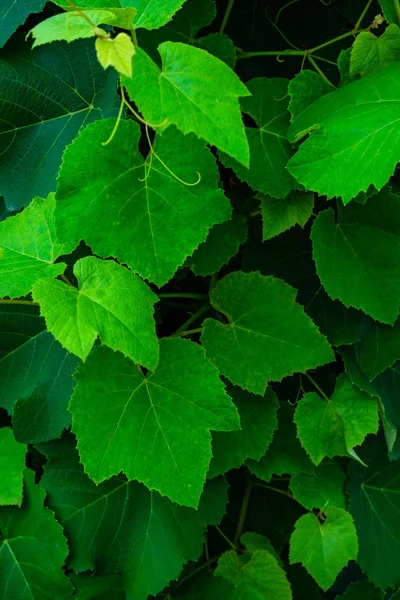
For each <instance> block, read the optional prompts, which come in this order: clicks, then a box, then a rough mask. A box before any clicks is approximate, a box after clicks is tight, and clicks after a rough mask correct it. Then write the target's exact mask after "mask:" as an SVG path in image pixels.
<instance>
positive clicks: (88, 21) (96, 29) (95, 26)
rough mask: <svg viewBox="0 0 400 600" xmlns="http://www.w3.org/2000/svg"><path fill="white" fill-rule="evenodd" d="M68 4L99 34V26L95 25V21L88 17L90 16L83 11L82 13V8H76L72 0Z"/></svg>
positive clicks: (68, 0)
mask: <svg viewBox="0 0 400 600" xmlns="http://www.w3.org/2000/svg"><path fill="white" fill-rule="evenodd" d="M67 2H68V4H69V5H70V6H71V8H73V9H74V10H76V12H77V13H78V15H79V16H81V17H82V18H83V19H85V21H86V22H87V23H89V25H91V27H93V29H94V30H95V32H96V34H97V31H98V28H97V25H95V24H94V23H93V21H92V20H91V19H89V17H88V16H87V15H86V14H85V13H83V12H82V11H81V9H80V8H78V6H76V5H75V4H74V3H73V2H72V0H67Z"/></svg>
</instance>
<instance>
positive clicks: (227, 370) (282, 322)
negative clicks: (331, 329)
mask: <svg viewBox="0 0 400 600" xmlns="http://www.w3.org/2000/svg"><path fill="white" fill-rule="evenodd" d="M295 297H296V290H295V289H293V288H292V287H290V286H289V285H287V284H286V283H284V282H283V281H281V280H279V279H275V278H274V277H264V276H262V275H260V273H256V272H255V273H243V272H235V273H231V274H230V275H227V276H226V277H224V278H223V279H222V280H221V281H219V282H218V284H217V285H216V286H215V288H214V289H213V291H212V293H211V303H212V305H213V306H214V308H216V309H217V310H219V311H220V312H221V313H223V314H224V315H226V317H227V319H228V321H229V322H228V324H224V323H221V322H220V321H216V320H214V319H206V320H205V322H204V326H203V333H202V337H201V339H202V343H203V344H204V347H205V349H206V353H207V356H208V357H209V358H210V360H212V361H213V362H214V363H215V364H216V365H217V367H218V369H219V370H220V371H221V373H222V374H223V375H225V376H226V377H228V378H229V379H230V380H231V381H232V382H233V383H235V384H237V385H240V386H241V387H242V388H245V389H247V390H249V391H250V392H253V393H256V394H264V392H265V389H266V387H267V384H268V382H269V381H280V380H281V379H282V378H283V377H285V376H286V375H292V374H293V373H295V372H296V371H305V370H307V369H311V368H314V367H316V366H318V365H321V364H325V363H327V362H330V361H332V360H333V358H334V357H333V352H332V349H331V348H330V346H329V344H328V342H327V341H326V338H325V337H324V336H323V335H322V334H320V333H319V331H318V329H317V328H316V326H315V325H314V323H313V322H312V321H311V319H310V318H309V317H308V316H307V315H306V314H305V313H304V311H303V309H302V307H301V306H300V305H298V304H296V302H295Z"/></svg>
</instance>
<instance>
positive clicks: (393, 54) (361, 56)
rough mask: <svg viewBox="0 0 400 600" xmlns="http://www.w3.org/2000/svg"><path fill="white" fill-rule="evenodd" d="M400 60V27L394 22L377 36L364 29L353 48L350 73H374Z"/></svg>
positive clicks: (362, 74) (363, 74)
mask: <svg viewBox="0 0 400 600" xmlns="http://www.w3.org/2000/svg"><path fill="white" fill-rule="evenodd" d="M398 60H400V29H399V27H398V26H397V25H395V24H394V23H392V25H389V27H388V28H387V29H385V31H384V32H383V34H382V35H381V36H379V37H376V36H375V35H374V34H373V33H371V32H370V31H362V32H361V33H360V34H359V35H358V36H357V37H356V39H355V42H354V44H353V46H352V49H351V59H350V73H351V74H352V75H361V76H362V77H364V76H365V75H372V74H373V73H377V72H379V71H382V69H384V68H385V67H387V66H388V65H390V64H391V63H393V62H395V61H398Z"/></svg>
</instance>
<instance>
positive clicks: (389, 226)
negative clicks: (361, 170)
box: [311, 188, 400, 325]
mask: <svg viewBox="0 0 400 600" xmlns="http://www.w3.org/2000/svg"><path fill="white" fill-rule="evenodd" d="M311 238H312V241H313V256H314V260H315V264H316V267H317V273H318V276H319V278H320V280H321V282H322V284H323V286H324V288H325V290H326V291H327V292H328V294H329V296H330V297H331V298H333V299H339V300H340V301H341V302H343V304H344V305H345V306H354V307H355V308H359V309H361V310H363V311H364V312H366V313H367V314H369V315H370V316H371V317H372V318H373V319H375V320H377V321H381V322H382V323H386V324H388V325H393V324H394V322H395V321H396V319H397V316H398V314H399V306H400V273H398V269H397V265H398V263H399V261H400V196H397V195H395V194H393V193H392V192H391V191H390V188H385V190H383V191H382V192H381V193H380V194H378V195H376V196H373V197H372V198H370V199H369V200H367V202H366V204H365V205H364V206H362V205H360V204H358V203H355V202H353V203H352V204H350V205H349V206H346V208H345V209H344V210H343V213H342V215H341V216H340V217H339V219H338V220H337V221H336V220H335V214H334V211H333V210H332V209H331V208H330V209H328V210H325V211H323V212H322V213H320V214H319V215H318V217H317V219H316V220H315V222H314V225H313V228H312V233H311ZM371 240H374V243H373V245H371Z"/></svg>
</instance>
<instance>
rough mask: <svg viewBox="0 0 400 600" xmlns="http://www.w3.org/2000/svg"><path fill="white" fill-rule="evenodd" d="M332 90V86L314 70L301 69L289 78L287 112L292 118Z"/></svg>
mask: <svg viewBox="0 0 400 600" xmlns="http://www.w3.org/2000/svg"><path fill="white" fill-rule="evenodd" d="M331 91H332V86H331V85H329V84H328V83H327V82H326V81H325V79H322V77H321V76H320V75H318V73H316V72H315V71H309V70H308V69H303V70H302V71H300V73H297V74H296V75H295V76H294V77H293V79H291V80H290V83H289V87H288V94H289V97H290V102H289V106H288V109H289V112H290V114H291V115H292V119H294V118H295V117H297V116H298V115H299V114H300V113H302V112H303V110H305V109H306V108H307V107H308V106H310V104H312V103H313V102H315V101H316V100H318V98H321V97H322V96H325V94H328V93H329V92H331Z"/></svg>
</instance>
